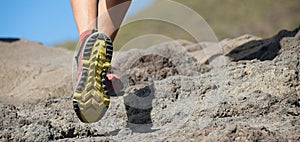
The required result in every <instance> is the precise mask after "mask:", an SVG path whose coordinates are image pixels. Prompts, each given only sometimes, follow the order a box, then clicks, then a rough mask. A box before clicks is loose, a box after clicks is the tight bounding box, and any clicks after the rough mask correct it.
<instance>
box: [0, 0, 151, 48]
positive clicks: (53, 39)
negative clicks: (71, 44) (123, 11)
mask: <svg viewBox="0 0 300 142" xmlns="http://www.w3.org/2000/svg"><path fill="white" fill-rule="evenodd" d="M153 1H154V0H133V1H132V5H131V7H130V9H129V11H128V13H127V16H130V15H132V14H134V13H136V12H137V11H139V10H141V9H143V8H144V7H146V6H147V5H149V4H150V3H152V2H153ZM0 18H1V20H0V38H3V37H17V38H25V39H29V40H33V41H38V42H42V43H43V44H45V45H48V46H51V45H53V44H55V43H59V42H63V41H66V40H74V39H77V38H78V35H77V29H76V25H75V22H74V18H73V15H72V9H71V6H70V0H5V1H2V2H1V4H0Z"/></svg>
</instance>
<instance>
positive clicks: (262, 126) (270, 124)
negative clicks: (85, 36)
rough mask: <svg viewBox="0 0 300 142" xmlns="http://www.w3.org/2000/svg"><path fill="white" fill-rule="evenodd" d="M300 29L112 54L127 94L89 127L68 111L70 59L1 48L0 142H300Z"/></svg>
mask: <svg viewBox="0 0 300 142" xmlns="http://www.w3.org/2000/svg"><path fill="white" fill-rule="evenodd" d="M299 29H300V27H298V28H297V29H295V30H293V31H287V30H282V31H280V32H279V33H278V34H276V35H274V36H273V37H270V38H268V39H260V38H259V37H255V36H252V35H244V36H241V37H238V38H235V39H227V40H223V41H221V42H219V43H196V44H195V43H191V42H188V41H183V40H180V41H174V42H169V43H164V44H161V45H157V46H153V47H150V48H148V49H143V50H142V49H132V50H129V51H120V52H116V53H115V54H114V56H115V58H114V61H113V69H112V71H113V72H115V73H116V74H119V76H121V78H122V81H123V82H124V83H125V89H124V90H123V91H122V92H121V93H119V95H120V96H119V97H115V98H112V100H111V105H110V108H109V110H108V112H107V113H106V115H105V116H104V118H103V119H102V120H101V121H99V122H97V123H92V124H84V123H81V122H80V121H79V120H78V119H77V117H76V115H75V113H74V111H73V106H72V99H71V94H72V56H73V53H72V52H70V51H67V50H64V49H58V48H47V47H44V46H43V45H41V44H39V43H35V42H30V41H26V40H23V39H21V40H15V41H8V40H1V41H0V53H1V56H0V61H1V64H0V71H1V72H2V74H1V75H0V76H1V85H0V90H1V92H0V98H1V100H0V101H1V102H0V106H1V110H0V116H1V117H0V140H1V141H295V142H296V141H300V90H299V87H300V86H299V85H300V80H299V77H300V76H299V69H300V32H299Z"/></svg>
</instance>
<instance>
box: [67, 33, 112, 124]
mask: <svg viewBox="0 0 300 142" xmlns="http://www.w3.org/2000/svg"><path fill="white" fill-rule="evenodd" d="M85 34H86V36H84V38H83V40H82V41H81V46H80V48H79V51H78V53H77V54H76V56H75V59H76V63H77V72H78V73H77V75H78V77H77V81H76V85H75V91H74V94H73V105H74V110H75V112H76V114H77V116H78V118H79V119H80V120H81V121H82V122H86V123H91V122H97V121H98V120H100V119H101V118H102V117H103V116H104V114H105V112H106V111H107V109H108V107H109V103H110V96H109V95H110V93H109V92H112V91H113V92H114V89H113V88H112V86H108V84H109V83H108V82H111V81H110V80H109V79H108V77H107V71H108V68H109V67H110V62H111V59H112V54H113V46H112V41H111V40H110V38H109V37H108V36H106V35H104V34H102V33H100V32H97V31H95V30H93V31H91V32H90V33H85ZM108 76H110V75H108ZM110 87H111V88H110Z"/></svg>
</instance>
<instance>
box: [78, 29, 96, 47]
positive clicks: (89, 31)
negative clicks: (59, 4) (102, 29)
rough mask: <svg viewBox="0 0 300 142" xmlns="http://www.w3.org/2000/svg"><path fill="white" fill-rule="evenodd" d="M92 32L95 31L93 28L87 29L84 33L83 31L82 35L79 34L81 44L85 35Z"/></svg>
mask: <svg viewBox="0 0 300 142" xmlns="http://www.w3.org/2000/svg"><path fill="white" fill-rule="evenodd" d="M92 32H93V30H86V31H84V32H83V33H81V34H80V36H79V41H80V44H81V43H82V41H83V39H84V37H86V36H87V35H89V34H91V33H92Z"/></svg>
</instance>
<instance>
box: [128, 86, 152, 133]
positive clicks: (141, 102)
mask: <svg viewBox="0 0 300 142" xmlns="http://www.w3.org/2000/svg"><path fill="white" fill-rule="evenodd" d="M154 93H155V89H154V85H153V84H151V85H148V86H145V87H141V88H139V89H135V90H133V92H131V93H129V95H127V96H125V97H124V103H125V108H126V114H127V118H128V122H127V127H128V128H130V129H131V130H132V131H133V132H137V133H150V132H154V131H156V130H153V129H151V127H152V126H153V124H152V119H151V111H152V101H153V99H154Z"/></svg>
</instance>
